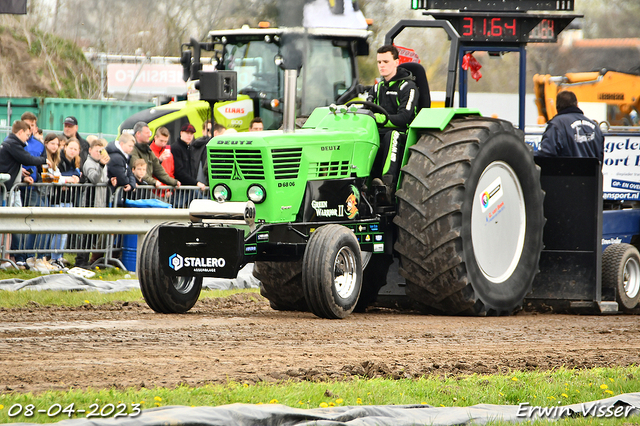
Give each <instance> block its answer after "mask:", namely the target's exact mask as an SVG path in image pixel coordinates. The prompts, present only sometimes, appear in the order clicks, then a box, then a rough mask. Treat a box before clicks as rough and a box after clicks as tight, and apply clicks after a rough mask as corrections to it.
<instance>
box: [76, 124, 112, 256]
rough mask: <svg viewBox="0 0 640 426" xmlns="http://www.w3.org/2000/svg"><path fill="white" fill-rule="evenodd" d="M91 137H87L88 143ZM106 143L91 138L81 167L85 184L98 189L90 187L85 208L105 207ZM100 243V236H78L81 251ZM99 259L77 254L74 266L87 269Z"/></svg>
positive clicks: (86, 254)
mask: <svg viewBox="0 0 640 426" xmlns="http://www.w3.org/2000/svg"><path fill="white" fill-rule="evenodd" d="M90 138H91V136H88V137H87V141H89V140H90ZM106 147H107V141H106V140H105V139H98V138H97V137H95V136H94V137H93V138H91V142H90V146H89V155H88V156H87V161H85V162H84V165H83V166H82V173H83V174H84V175H85V177H86V179H87V182H88V183H91V184H93V185H100V186H99V187H96V186H90V187H88V188H87V192H86V194H85V202H84V206H85V207H106V206H107V201H108V200H107V188H106V187H105V186H104V185H105V184H107V182H108V181H109V179H108V178H107V164H108V163H109V154H107V152H106V150H105V148H106ZM101 241H102V235H90V234H82V235H80V247H81V248H83V249H90V248H96V246H97V244H100V243H101ZM91 242H93V244H92V243H91ZM99 257H100V254H99V253H93V254H92V256H91V259H90V260H89V253H88V252H84V253H82V252H81V253H78V255H77V256H76V266H78V267H80V268H89V267H90V266H91V265H92V264H93V263H94V262H96V261H97V260H98V259H99Z"/></svg>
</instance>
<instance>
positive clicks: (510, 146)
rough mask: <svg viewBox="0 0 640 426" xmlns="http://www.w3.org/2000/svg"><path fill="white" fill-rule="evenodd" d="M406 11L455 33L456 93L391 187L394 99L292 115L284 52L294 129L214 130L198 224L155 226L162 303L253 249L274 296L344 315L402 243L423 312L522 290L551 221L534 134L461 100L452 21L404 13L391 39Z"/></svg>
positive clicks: (156, 303) (409, 286)
mask: <svg viewBox="0 0 640 426" xmlns="http://www.w3.org/2000/svg"><path fill="white" fill-rule="evenodd" d="M407 26H418V27H429V28H441V29H443V30H444V31H446V32H447V34H448V36H449V38H450V40H451V48H450V55H449V65H448V82H447V94H446V101H445V103H446V108H442V109H431V108H426V107H425V108H422V109H421V110H420V111H419V112H418V114H417V116H416V118H415V119H414V120H413V122H412V123H411V125H410V128H409V130H408V133H407V143H406V148H405V150H404V152H403V153H402V155H403V164H404V166H403V168H402V171H401V175H400V176H399V179H398V185H397V190H396V193H395V202H394V203H393V204H392V205H388V204H384V203H380V202H379V199H380V197H379V196H378V195H379V193H380V192H382V191H384V187H376V186H374V185H372V180H373V178H375V177H376V176H372V172H371V171H372V166H373V163H374V159H375V158H376V155H377V154H378V149H379V146H380V139H379V133H378V128H377V125H376V121H375V119H374V116H373V111H375V112H381V113H386V112H385V111H383V110H381V109H380V108H379V107H376V106H375V105H370V104H368V103H364V102H355V103H354V104H353V105H339V106H335V105H332V106H330V107H322V108H317V109H315V110H314V111H313V113H312V114H311V115H310V117H309V118H308V120H307V121H306V123H305V124H304V125H303V126H302V128H301V129H296V128H295V127H296V126H295V116H294V112H295V107H294V105H295V101H294V100H295V89H294V87H295V81H296V74H297V71H298V69H299V64H297V63H296V61H289V64H287V61H288V57H287V56H286V55H285V56H283V58H281V59H282V61H281V62H283V63H284V67H285V71H284V79H285V112H284V128H283V129H282V130H274V131H264V132H254V133H236V134H232V135H228V136H224V135H223V136H220V137H216V138H214V139H212V140H211V141H210V142H209V144H208V145H207V149H208V155H209V187H210V189H211V194H210V195H211V199H210V200H195V201H194V202H193V203H192V204H191V206H190V217H191V222H190V223H188V224H177V223H166V224H162V225H159V226H157V227H155V228H154V229H153V230H152V231H150V232H149V233H148V234H147V236H146V237H145V239H144V241H143V243H142V248H141V255H140V256H139V265H138V271H139V278H140V284H141V287H142V292H143V295H144V297H145V300H146V301H147V303H148V305H149V306H150V307H151V308H152V309H153V310H155V311H156V312H160V313H181V312H186V311H188V310H189V309H190V308H191V307H192V306H193V305H194V304H195V302H196V301H197V299H198V296H199V293H200V290H201V287H202V279H203V277H205V276H206V277H221V278H234V277H236V275H237V273H238V271H239V269H240V268H241V267H242V266H243V265H245V264H247V263H254V272H253V273H254V275H255V277H256V278H258V279H259V280H260V282H261V294H262V295H263V296H265V297H266V298H267V299H268V300H269V301H270V304H271V307H272V308H274V309H276V310H303V311H311V312H312V313H314V314H315V315H317V316H319V317H322V318H344V317H346V316H347V315H349V314H350V313H351V312H353V311H354V310H355V311H362V310H364V309H365V308H366V307H367V306H368V305H369V304H371V303H372V302H373V301H375V299H376V296H377V294H378V291H379V289H380V288H381V287H382V286H383V285H384V284H385V282H386V281H385V277H386V275H387V271H388V269H389V265H390V264H391V263H392V261H393V260H394V258H396V259H399V263H400V269H399V271H400V274H401V275H402V277H404V279H405V280H406V293H407V296H408V299H409V300H410V301H411V302H412V303H413V304H414V306H416V307H418V308H420V309H422V310H424V311H425V312H432V313H440V314H447V315H504V314H510V313H512V312H513V310H514V309H516V308H518V307H519V306H521V305H522V303H523V300H524V298H525V296H526V295H527V294H528V293H529V292H530V291H531V289H532V282H533V280H534V277H535V276H536V274H537V272H538V263H539V260H540V255H541V251H542V249H543V240H542V237H543V227H544V225H545V218H544V212H543V200H544V192H543V191H542V189H541V185H540V169H539V167H538V166H536V164H535V163H534V157H533V152H532V149H531V148H530V147H529V146H528V145H527V144H525V142H524V135H523V132H522V131H520V130H518V129H516V128H514V126H513V125H512V124H511V123H510V122H507V121H504V120H500V119H493V118H485V117H482V116H480V114H479V113H478V112H477V111H474V110H471V109H467V108H453V107H452V106H453V94H454V89H455V81H456V80H455V79H456V76H457V67H458V58H459V56H458V52H459V39H460V36H459V34H458V31H457V30H456V29H455V28H454V27H453V26H452V25H451V23H450V21H449V20H419V21H403V22H401V23H400V24H398V25H397V26H396V27H395V28H394V29H393V30H392V31H390V32H389V34H388V35H387V40H386V42H387V43H392V42H393V39H394V37H395V36H396V35H397V34H398V33H399V32H400V31H401V30H402V29H403V28H404V27H407ZM291 52H295V49H291ZM294 56H295V55H294ZM419 89H420V91H421V97H422V98H426V97H428V94H427V93H424V92H425V91H427V90H428V88H426V87H419ZM287 99H290V101H289V102H287ZM358 104H360V105H358ZM288 105H289V111H287V110H286V109H287V106H288ZM383 154H386V153H383Z"/></svg>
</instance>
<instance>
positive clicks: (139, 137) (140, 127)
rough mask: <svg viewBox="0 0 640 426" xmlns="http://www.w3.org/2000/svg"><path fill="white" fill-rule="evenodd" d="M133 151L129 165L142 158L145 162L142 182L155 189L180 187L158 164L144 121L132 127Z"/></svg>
mask: <svg viewBox="0 0 640 426" xmlns="http://www.w3.org/2000/svg"><path fill="white" fill-rule="evenodd" d="M133 136H134V138H135V139H134V142H135V145H134V149H133V152H131V157H130V158H129V165H130V166H133V163H134V162H135V161H136V160H137V159H138V158H142V159H143V160H145V161H146V162H147V176H146V177H145V179H144V180H146V181H147V182H149V183H150V184H151V185H154V186H155V187H156V188H157V187H159V186H162V184H163V183H164V184H165V185H171V186H178V187H179V186H180V180H179V179H178V180H176V179H174V178H172V177H171V176H169V175H168V174H167V171H166V170H165V169H164V168H163V167H162V165H161V164H160V160H158V157H156V155H155V154H154V153H153V151H152V150H151V148H150V147H149V145H150V144H149V138H151V130H149V126H148V125H147V123H145V122H144V121H139V122H137V123H136V124H135V125H134V126H133Z"/></svg>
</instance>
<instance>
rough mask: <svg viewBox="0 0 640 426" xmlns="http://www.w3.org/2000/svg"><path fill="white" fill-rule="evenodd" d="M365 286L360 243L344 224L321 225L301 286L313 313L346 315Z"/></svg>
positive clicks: (307, 252)
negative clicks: (363, 284) (363, 285)
mask: <svg viewBox="0 0 640 426" xmlns="http://www.w3.org/2000/svg"><path fill="white" fill-rule="evenodd" d="M361 288H362V257H361V253H360V244H358V240H357V239H356V236H355V235H354V233H353V231H351V230H350V229H348V228H346V227H344V226H341V225H334V224H332V225H325V226H321V227H319V228H318V229H316V231H315V232H314V233H313V234H311V238H309V242H308V243H307V248H306V250H305V252H304V257H303V259H302V289H303V290H304V297H305V299H306V300H307V305H308V306H309V309H310V310H311V312H313V313H314V314H315V315H317V316H319V317H320V318H328V319H339V318H345V317H347V316H348V315H349V314H351V312H353V310H354V309H355V307H356V303H358V297H359V296H360V289H361Z"/></svg>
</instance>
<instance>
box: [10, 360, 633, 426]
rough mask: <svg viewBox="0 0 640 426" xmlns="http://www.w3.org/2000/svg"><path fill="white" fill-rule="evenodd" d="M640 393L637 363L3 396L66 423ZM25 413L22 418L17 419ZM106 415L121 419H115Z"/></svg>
mask: <svg viewBox="0 0 640 426" xmlns="http://www.w3.org/2000/svg"><path fill="white" fill-rule="evenodd" d="M638 389H640V367H637V366H633V367H624V368H623V367H619V368H596V369H591V370H567V369H558V370H555V371H546V372H512V373H511V374H508V375H493V376H486V375H477V374H474V375H468V376H455V377H444V378H442V377H426V378H421V379H418V380H408V379H403V380H390V379H373V380H364V379H355V380H348V381H344V382H328V383H326V382H325V383H311V382H283V383H277V384H266V383H258V384H255V385H250V384H247V383H236V382H230V383H228V384H226V385H206V386H202V387H198V388H193V387H188V386H178V387H176V388H173V389H168V388H155V389H146V388H140V389H136V388H127V389H124V390H118V389H106V390H92V389H88V390H73V389H71V390H69V391H68V392H58V391H56V392H53V391H51V392H44V393H41V394H38V395H33V394H30V393H27V394H17V393H4V394H0V422H3V423H6V422H25V421H28V422H34V423H51V422H56V421H61V420H64V419H68V418H69V414H68V412H69V410H67V413H62V412H60V414H58V415H56V416H49V415H47V413H46V411H50V413H55V412H58V411H62V410H63V409H64V408H66V407H69V406H70V405H71V404H74V405H73V409H75V410H78V409H85V410H90V406H91V404H97V407H98V413H99V412H100V410H102V409H103V408H105V407H106V410H105V411H103V412H105V413H106V412H109V411H111V407H110V406H107V405H108V404H113V406H114V410H115V412H117V411H118V405H119V404H124V405H121V407H126V409H127V410H128V412H132V407H134V405H133V404H138V406H139V407H140V408H141V409H143V410H144V409H148V408H153V407H161V406H169V405H182V406H219V405H225V404H233V403H247V404H284V405H287V406H290V407H296V408H317V407H329V406H358V405H391V404H393V405H405V404H430V405H433V406H445V407H464V406H470V405H475V404H500V405H518V404H520V403H529V404H530V405H531V406H544V407H554V406H558V405H568V404H579V403H585V402H589V401H594V400H598V399H604V398H608V397H611V396H614V395H619V394H622V393H630V392H634V391H636V390H638ZM29 404H32V405H33V406H34V407H33V411H34V412H33V414H32V415H31V416H25V410H26V407H27V405H29ZM56 404H59V405H56ZM94 407H96V406H94ZM585 408H586V409H588V408H589V407H588V406H587V407H585ZM37 410H45V413H38V412H37ZM18 412H20V414H17V415H16V413H18ZM10 415H11V416H10ZM79 417H86V413H82V414H78V413H76V414H74V415H73V416H72V417H71V418H79ZM98 417H100V415H98ZM105 417H113V414H111V415H110V416H105ZM637 421H638V417H631V418H626V419H625V418H618V419H615V418H594V417H588V418H576V419H567V420H563V421H562V422H560V424H571V425H583V424H598V425H601V424H602V425H609V424H634V423H635V424H637ZM495 424H499V423H495ZM543 424H546V423H543Z"/></svg>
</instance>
